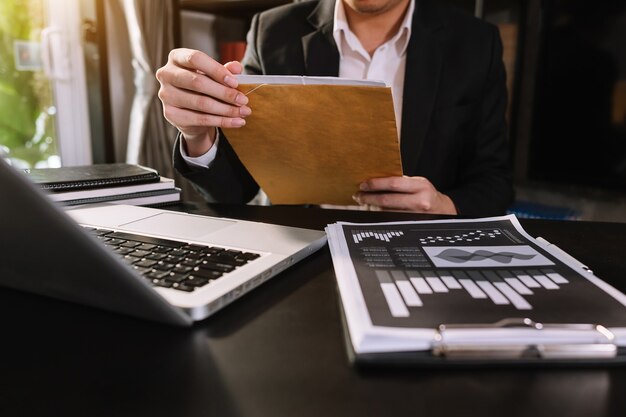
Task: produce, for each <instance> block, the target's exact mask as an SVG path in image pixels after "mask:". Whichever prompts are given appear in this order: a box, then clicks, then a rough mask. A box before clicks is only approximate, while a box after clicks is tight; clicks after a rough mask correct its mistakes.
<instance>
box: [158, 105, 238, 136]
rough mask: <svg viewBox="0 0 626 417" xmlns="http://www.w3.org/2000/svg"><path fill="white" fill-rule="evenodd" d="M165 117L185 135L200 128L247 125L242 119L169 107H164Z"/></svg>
mask: <svg viewBox="0 0 626 417" xmlns="http://www.w3.org/2000/svg"><path fill="white" fill-rule="evenodd" d="M163 115H164V116H165V118H166V119H167V121H168V122H170V123H171V124H173V125H174V126H176V127H177V128H178V129H180V130H181V131H182V132H183V133H185V131H188V130H193V128H196V127H199V126H203V127H213V126H215V127H223V128H230V127H241V126H245V124H246V121H245V120H244V119H242V118H240V117H222V116H216V115H213V114H206V113H201V112H197V111H193V110H187V109H181V108H179V107H174V106H169V105H164V106H163Z"/></svg>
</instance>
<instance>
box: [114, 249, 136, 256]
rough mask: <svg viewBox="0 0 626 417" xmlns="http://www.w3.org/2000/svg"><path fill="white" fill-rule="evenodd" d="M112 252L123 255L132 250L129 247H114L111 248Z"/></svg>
mask: <svg viewBox="0 0 626 417" xmlns="http://www.w3.org/2000/svg"><path fill="white" fill-rule="evenodd" d="M113 252H115V253H119V254H120V255H122V256H124V255H128V254H129V253H131V252H133V250H132V249H129V248H116V249H114V250H113Z"/></svg>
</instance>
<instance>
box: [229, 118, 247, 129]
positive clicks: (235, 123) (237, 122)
mask: <svg viewBox="0 0 626 417" xmlns="http://www.w3.org/2000/svg"><path fill="white" fill-rule="evenodd" d="M245 124H246V121H245V120H243V119H233V121H232V126H233V127H241V126H245Z"/></svg>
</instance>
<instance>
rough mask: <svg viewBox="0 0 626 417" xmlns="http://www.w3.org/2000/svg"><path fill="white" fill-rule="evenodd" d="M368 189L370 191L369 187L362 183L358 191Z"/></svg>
mask: <svg viewBox="0 0 626 417" xmlns="http://www.w3.org/2000/svg"><path fill="white" fill-rule="evenodd" d="M369 189H370V187H368V185H367V183H366V182H362V183H361V185H359V190H361V191H367V190H369Z"/></svg>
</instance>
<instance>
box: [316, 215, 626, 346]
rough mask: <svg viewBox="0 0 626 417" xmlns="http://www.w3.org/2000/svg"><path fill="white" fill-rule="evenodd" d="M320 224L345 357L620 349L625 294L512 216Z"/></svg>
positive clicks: (625, 324)
mask: <svg viewBox="0 0 626 417" xmlns="http://www.w3.org/2000/svg"><path fill="white" fill-rule="evenodd" d="M326 231H327V234H328V243H329V246H330V250H331V254H332V259H333V264H334V267H335V274H336V277H337V283H338V287H339V292H340V295H341V302H342V306H343V310H344V313H345V321H346V324H347V330H348V334H349V340H350V342H349V345H350V346H349V347H350V348H351V350H352V351H353V352H354V353H355V354H356V355H357V357H358V355H363V354H374V356H376V355H375V354H381V353H398V352H416V351H418V352H428V353H429V354H430V355H437V354H438V353H441V352H450V351H454V350H455V349H457V350H459V349H460V350H463V351H464V352H465V353H467V354H474V355H475V356H478V357H480V356H481V355H484V356H487V358H488V357H489V356H490V355H496V356H498V355H503V354H504V353H506V354H512V355H513V356H515V357H518V356H519V357H522V356H524V355H528V354H529V352H535V353H537V354H538V355H539V356H541V357H550V355H554V356H556V357H559V358H562V357H568V356H567V355H570V357H581V356H584V355H586V354H588V353H589V352H592V353H594V354H595V353H597V351H598V349H599V350H603V349H606V350H605V351H603V352H602V353H603V354H607V355H608V354H609V353H611V354H613V355H615V353H616V349H617V348H616V346H625V345H626V296H625V295H624V294H622V293H621V292H619V291H618V290H616V289H615V288H613V287H611V286H610V285H608V284H607V283H605V282H604V281H602V280H600V279H599V278H597V277H596V276H594V275H593V274H592V273H591V272H590V271H589V270H588V268H586V267H584V265H582V264H580V262H577V261H576V260H575V259H573V258H572V257H571V256H569V255H567V254H566V253H565V252H563V251H562V250H559V249H558V248H556V247H555V246H554V245H550V244H548V243H547V242H546V241H545V240H541V239H534V238H532V237H531V236H529V235H528V234H527V233H526V232H525V231H524V230H523V229H522V227H521V225H520V224H519V222H518V221H517V219H516V218H515V217H514V216H506V217H494V218H487V219H478V220H445V221H427V222H398V223H372V224H358V223H336V224H332V225H329V226H328V227H327V229H326ZM598 325H601V326H598ZM602 326H603V327H602ZM572 346H573V348H572ZM572 349H573V350H574V353H572ZM609 351H610V352H609ZM494 352H497V353H494ZM542 355H543V356H542ZM559 355H561V356H559Z"/></svg>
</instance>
